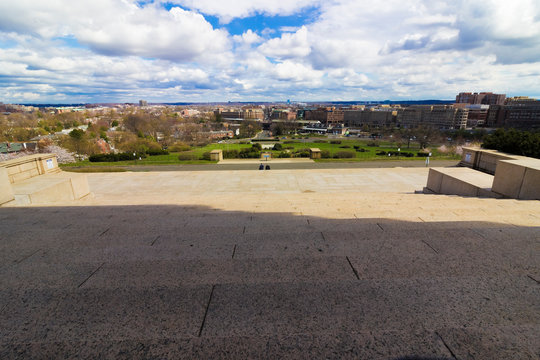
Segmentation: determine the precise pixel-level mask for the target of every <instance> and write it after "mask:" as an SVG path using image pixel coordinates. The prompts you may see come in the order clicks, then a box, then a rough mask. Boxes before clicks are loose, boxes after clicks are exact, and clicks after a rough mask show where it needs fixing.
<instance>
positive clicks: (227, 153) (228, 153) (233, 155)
mask: <svg viewBox="0 0 540 360" xmlns="http://www.w3.org/2000/svg"><path fill="white" fill-rule="evenodd" d="M223 158H224V159H238V150H236V149H233V150H223Z"/></svg>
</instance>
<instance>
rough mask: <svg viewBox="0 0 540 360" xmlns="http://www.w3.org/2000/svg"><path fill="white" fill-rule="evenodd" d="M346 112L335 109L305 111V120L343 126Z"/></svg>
mask: <svg viewBox="0 0 540 360" xmlns="http://www.w3.org/2000/svg"><path fill="white" fill-rule="evenodd" d="M344 116H345V112H344V111H343V110H341V109H337V108H335V107H327V108H318V109H315V110H311V109H310V110H304V119H305V120H308V121H320V122H321V123H323V124H326V125H330V124H342V123H343V119H344Z"/></svg>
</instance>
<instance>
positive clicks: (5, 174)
mask: <svg viewBox="0 0 540 360" xmlns="http://www.w3.org/2000/svg"><path fill="white" fill-rule="evenodd" d="M89 193H90V190H89V187H88V180H87V178H86V175H85V174H72V173H64V172H62V171H61V170H60V168H59V167H58V162H57V160H56V155H54V154H37V155H29V156H24V157H21V158H17V159H14V160H9V161H4V162H0V205H2V204H6V203H10V202H14V204H16V205H30V204H41V203H54V202H59V201H69V200H77V199H80V198H82V197H84V196H87V195H88V194H89Z"/></svg>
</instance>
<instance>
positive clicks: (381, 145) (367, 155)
mask: <svg viewBox="0 0 540 360" xmlns="http://www.w3.org/2000/svg"><path fill="white" fill-rule="evenodd" d="M280 143H281V144H282V146H283V147H293V148H294V149H291V151H293V152H294V151H296V150H300V149H304V148H319V149H321V150H328V151H330V154H332V155H333V154H335V153H337V152H338V151H352V152H354V153H355V157H354V158H351V159H322V160H319V161H370V160H396V159H397V157H395V156H392V157H388V156H379V155H376V153H377V152H379V151H397V149H398V146H397V144H395V143H389V142H378V146H367V143H368V141H365V140H364V141H363V140H356V139H351V140H349V139H343V140H341V144H331V143H330V142H329V141H326V142H303V141H302V140H294V143H285V142H284V141H281V142H280ZM355 145H357V146H360V147H362V148H363V149H365V150H366V151H365V152H357V151H355V149H354V148H353V146H355ZM342 146H350V148H342ZM250 147H251V145H250V144H225V143H222V144H209V145H207V146H204V147H199V148H194V149H193V150H191V151H189V152H188V153H191V154H193V155H195V156H197V157H199V158H200V157H201V156H202V154H203V153H205V152H209V151H212V150H215V149H221V150H233V149H236V150H241V149H244V148H250ZM265 151H269V150H265ZM418 151H419V147H418V144H411V148H410V149H407V148H406V146H403V145H402V146H401V152H412V153H414V155H415V156H414V157H411V158H406V157H400V159H404V160H424V159H425V158H420V157H417V156H416V153H417V152H418ZM431 152H432V154H433V157H432V159H459V156H456V155H447V154H440V153H439V152H438V151H437V150H436V149H433V150H431ZM272 153H273V154H274V156H275V157H277V156H278V154H279V153H280V152H279V151H272ZM178 154H179V153H171V154H169V155H157V156H148V157H146V158H144V159H142V160H131V161H119V162H100V163H93V162H90V161H88V160H85V161H80V162H77V163H74V164H66V165H62V166H63V167H73V166H76V167H80V166H100V167H107V166H117V165H173V164H213V163H215V162H213V161H205V160H188V161H180V160H178Z"/></svg>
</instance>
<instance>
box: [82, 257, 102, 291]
mask: <svg viewBox="0 0 540 360" xmlns="http://www.w3.org/2000/svg"><path fill="white" fill-rule="evenodd" d="M103 265H105V263H101V265H99V267H98V268H97V269H96V270H94V271H93V272H92V273H91V274H90V275H89V276H88V277H87V278H86V279H84V281H83V282H82V283H80V284H79V286H77V288H80V287H81V286H83V285H84V284H85V283H86V282H87V281H88V280H90V278H91V277H92V276H94V274H95V273H97V272H98V271H99V269H101V268H102V267H103Z"/></svg>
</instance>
